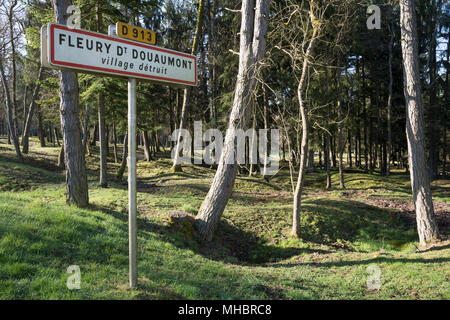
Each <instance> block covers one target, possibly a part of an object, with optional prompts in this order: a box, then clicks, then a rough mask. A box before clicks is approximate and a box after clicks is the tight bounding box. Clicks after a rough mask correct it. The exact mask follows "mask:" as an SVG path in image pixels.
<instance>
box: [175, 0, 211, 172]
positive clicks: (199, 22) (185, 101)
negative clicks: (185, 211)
mask: <svg viewBox="0 0 450 320" xmlns="http://www.w3.org/2000/svg"><path fill="white" fill-rule="evenodd" d="M204 7H205V6H204V0H199V2H198V15H197V26H196V28H195V36H194V42H193V43H192V50H191V54H196V52H197V46H198V45H197V44H198V41H199V38H200V32H201V28H202V25H203V11H204ZM183 93H184V95H183V106H182V108H181V119H180V128H179V129H180V134H179V135H178V137H177V141H178V143H177V145H176V152H175V157H174V159H173V166H172V171H173V172H180V171H182V169H181V159H180V157H181V155H180V153H181V147H182V146H183V143H182V142H181V137H182V135H181V129H184V128H186V117H187V107H188V101H189V88H188V87H185V88H184V90H183Z"/></svg>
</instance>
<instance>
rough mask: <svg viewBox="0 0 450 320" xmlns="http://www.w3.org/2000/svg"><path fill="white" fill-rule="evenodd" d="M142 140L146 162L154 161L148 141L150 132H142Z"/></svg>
mask: <svg viewBox="0 0 450 320" xmlns="http://www.w3.org/2000/svg"><path fill="white" fill-rule="evenodd" d="M142 140H144V155H145V161H147V162H148V161H150V160H152V156H151V154H150V144H149V139H148V132H147V131H142Z"/></svg>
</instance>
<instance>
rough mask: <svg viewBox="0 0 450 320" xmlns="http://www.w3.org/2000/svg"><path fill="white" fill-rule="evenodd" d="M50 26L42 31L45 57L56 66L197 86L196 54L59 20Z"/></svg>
mask: <svg viewBox="0 0 450 320" xmlns="http://www.w3.org/2000/svg"><path fill="white" fill-rule="evenodd" d="M46 29H47V30H45V28H43V30H42V32H41V35H42V42H43V43H42V46H41V48H42V51H43V52H42V60H48V65H50V66H51V67H53V68H59V69H74V71H77V70H80V71H84V72H95V73H102V74H109V75H112V76H122V77H127V78H129V77H132V78H136V79H142V80H148V81H156V82H160V83H173V84H178V85H188V86H196V85H197V58H196V57H195V56H193V55H190V54H186V53H182V52H178V51H174V50H170V49H165V48H160V47H156V46H152V45H148V44H144V43H138V42H134V41H130V40H127V39H121V38H117V37H111V36H107V35H105V34H101V33H97V32H92V31H87V30H80V29H71V28H68V27H67V26H64V25H60V24H55V23H51V24H49V25H48V27H47V28H46ZM44 33H47V34H46V35H44ZM45 51H46V52H45ZM45 62H47V61H44V64H47V63H45Z"/></svg>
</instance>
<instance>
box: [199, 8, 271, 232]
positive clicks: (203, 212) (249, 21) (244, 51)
mask: <svg viewBox="0 0 450 320" xmlns="http://www.w3.org/2000/svg"><path fill="white" fill-rule="evenodd" d="M269 2H270V1H269V0H256V9H255V3H254V1H253V0H243V1H242V9H241V15H242V22H241V31H240V55H239V71H238V76H237V81H236V89H235V95H234V101H233V107H232V110H231V114H230V119H229V123H228V129H227V132H226V136H225V142H224V146H223V149H222V154H221V157H220V161H219V165H218V168H217V171H216V174H215V176H214V179H213V182H212V185H211V188H210V190H209V192H208V194H207V196H206V198H205V200H204V201H203V203H202V206H201V207H200V210H199V213H198V215H197V217H196V229H197V231H198V232H199V234H200V235H201V236H202V237H203V238H204V239H206V240H211V239H212V236H213V233H214V230H215V229H216V227H217V224H218V222H219V219H220V217H221V216H222V213H223V211H224V209H225V206H226V204H227V202H228V199H229V198H230V196H231V193H232V191H233V185H234V180H235V178H236V172H237V169H238V164H237V163H236V157H235V150H234V141H235V134H236V131H237V130H238V129H245V128H246V126H247V121H248V120H249V116H250V111H251V109H250V108H249V107H248V102H249V100H250V96H251V94H253V90H254V88H255V85H256V79H255V77H254V74H255V71H256V70H255V69H256V68H257V67H258V66H257V64H258V62H259V61H260V59H261V58H262V56H263V54H264V51H265V39H264V38H265V35H266V31H267V16H268V10H269Z"/></svg>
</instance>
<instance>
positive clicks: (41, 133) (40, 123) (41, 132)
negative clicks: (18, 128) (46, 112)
mask: <svg viewBox="0 0 450 320" xmlns="http://www.w3.org/2000/svg"><path fill="white" fill-rule="evenodd" d="M37 112H38V136H39V141H40V143H41V148H44V147H45V136H44V128H43V122H44V121H43V120H42V112H41V106H40V105H39V104H38V109H37Z"/></svg>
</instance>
